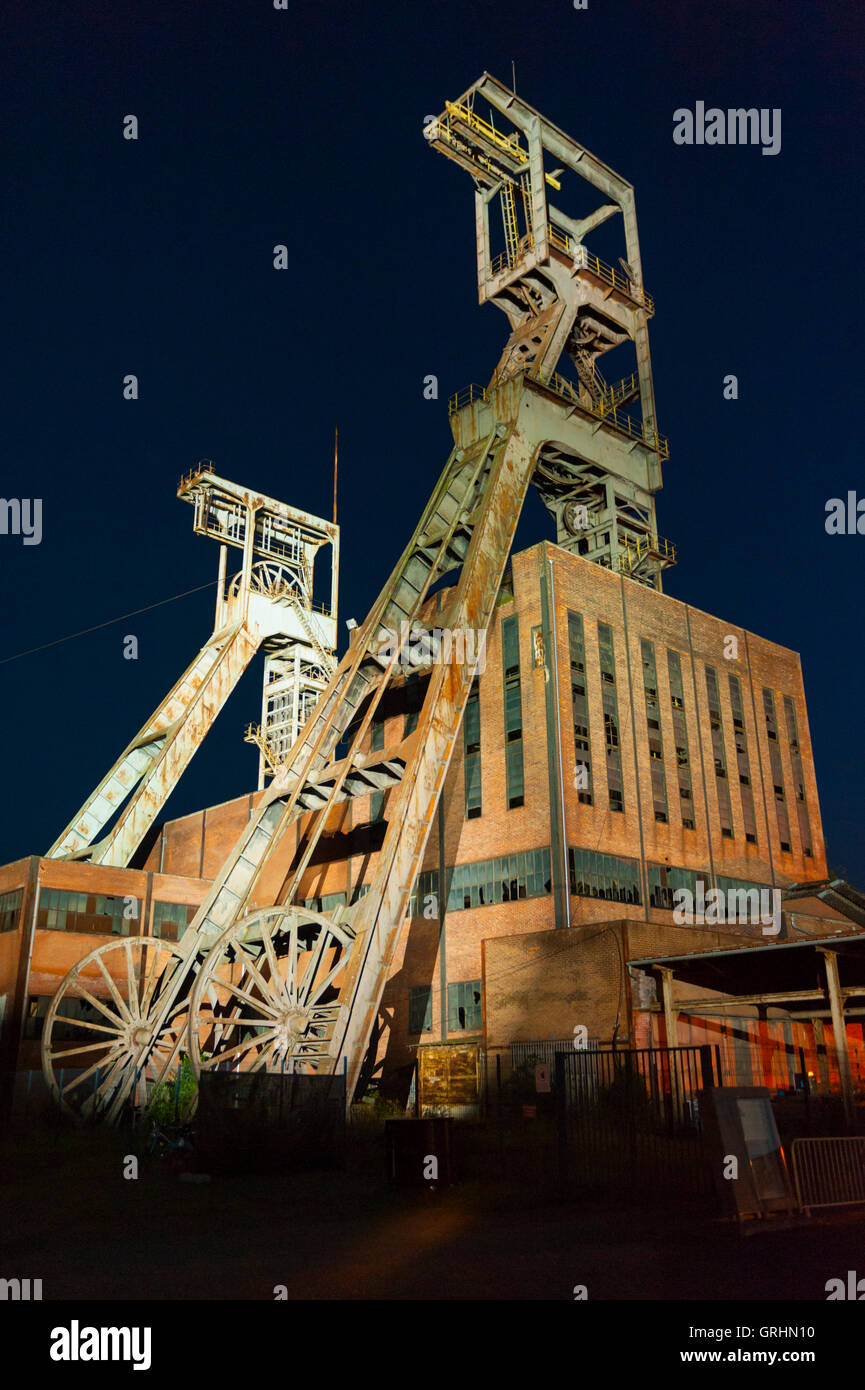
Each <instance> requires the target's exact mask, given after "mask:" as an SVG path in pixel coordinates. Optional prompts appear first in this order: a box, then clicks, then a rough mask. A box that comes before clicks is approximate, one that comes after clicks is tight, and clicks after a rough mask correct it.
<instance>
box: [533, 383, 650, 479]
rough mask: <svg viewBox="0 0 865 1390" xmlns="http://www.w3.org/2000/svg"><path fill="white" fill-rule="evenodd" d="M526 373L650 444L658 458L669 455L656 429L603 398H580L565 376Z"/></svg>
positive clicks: (581, 407) (632, 437)
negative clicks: (585, 399)
mask: <svg viewBox="0 0 865 1390" xmlns="http://www.w3.org/2000/svg"><path fill="white" fill-rule="evenodd" d="M527 375H528V376H529V377H530V378H531V380H532V381H537V382H539V383H540V385H541V386H546V387H547V388H548V389H549V390H551V391H555V393H556V395H558V396H563V397H564V398H565V399H566V400H570V401H573V403H574V405H577V406H579V408H580V409H581V410H585V411H588V413H589V414H590V415H595V416H596V417H597V418H598V419H600V420H603V421H604V422H605V423H607V424H611V425H613V426H614V428H615V429H617V430H621V431H622V433H623V434H627V435H629V436H630V438H631V439H640V440H642V441H643V443H645V444H649V445H651V447H652V448H653V449H657V451H658V455H659V457H660V458H662V459H667V458H669V457H670V446H669V443H668V441H667V440H666V439H664V438H663V436H662V435H659V434H658V431H657V430H654V429H649V427H648V426H647V425H643V424H641V423H640V422H639V421H637V420H632V419H631V417H630V415H626V414H625V412H624V411H623V410H619V409H618V407H617V406H615V405H611V404H609V403H608V402H607V401H606V400H604V399H603V398H601V399H600V400H597V401H591V402H589V401H582V400H580V396H579V393H578V391H577V390H576V388H575V387H574V386H573V385H572V383H571V382H570V381H568V380H567V379H566V378H565V377H563V376H560V375H559V373H558V372H550V373H549V374H548V375H547V376H541V375H540V374H536V373H534V372H531V371H530V372H528V374H527Z"/></svg>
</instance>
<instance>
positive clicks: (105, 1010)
mask: <svg viewBox="0 0 865 1390" xmlns="http://www.w3.org/2000/svg"><path fill="white" fill-rule="evenodd" d="M190 973H191V967H190V963H189V960H188V958H187V956H185V955H184V954H183V953H182V952H181V951H180V949H179V948H178V947H177V946H175V945H173V944H172V943H171V942H167V941H160V940H157V939H156V938H155V937H124V938H122V939H121V940H116V941H108V942H106V943H105V945H104V946H97V947H96V949H95V950H93V951H90V952H89V953H88V954H87V955H86V956H84V957H83V958H82V959H81V960H80V961H79V962H78V963H77V965H75V966H73V968H72V969H71V970H70V971H69V974H68V975H67V976H66V977H65V979H64V980H63V981H62V983H61V985H60V987H59V989H58V990H57V993H56V994H55V996H54V998H53V1000H52V1001H51V1006H50V1008H49V1010H48V1014H47V1017H46V1019H45V1026H44V1029H43V1033H42V1070H43V1072H44V1074H45V1080H46V1082H47V1084H48V1087H49V1089H50V1090H51V1091H52V1093H53V1095H54V1096H55V1098H56V1099H57V1100H58V1101H59V1102H60V1105H61V1106H62V1108H63V1109H64V1110H66V1111H67V1112H70V1113H73V1114H76V1115H79V1116H81V1117H83V1118H85V1119H91V1120H92V1119H99V1120H103V1121H105V1122H107V1123H108V1124H116V1123H117V1121H118V1120H119V1119H120V1117H121V1115H122V1114H123V1113H124V1110H125V1109H126V1108H127V1107H128V1106H130V1105H134V1106H135V1107H136V1108H137V1109H143V1108H145V1107H146V1105H147V1104H148V1102H149V1100H150V1098H151V1096H152V1093H153V1089H154V1087H155V1086H156V1085H158V1084H159V1082H161V1081H166V1080H169V1079H170V1078H171V1077H172V1076H173V1075H174V1072H175V1070H176V1068H177V1066H178V1064H179V1057H180V1051H181V1048H182V1047H184V1045H185V1033H186V1023H187V1016H188V1005H189V989H190V981H189V976H190Z"/></svg>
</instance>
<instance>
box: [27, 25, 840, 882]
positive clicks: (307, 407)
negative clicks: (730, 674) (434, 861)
mask: <svg viewBox="0 0 865 1390" xmlns="http://www.w3.org/2000/svg"><path fill="white" fill-rule="evenodd" d="M863 34H865V31H863V20H862V10H861V6H860V5H858V4H856V3H854V0H848V2H847V3H843V4H841V3H832V0H830V3H823V4H820V5H814V4H810V3H809V4H807V5H806V4H802V3H799V2H798V0H797V3H791V2H790V0H760V3H759V4H757V3H754V0H718V3H714V4H701V3H697V0H688V3H684V0H663V2H661V0H658V2H657V3H643V2H642V0H640V3H638V0H589V8H588V9H587V10H585V11H576V10H574V8H573V5H572V3H571V0H528V2H527V0H521V2H520V3H512V0H482V2H481V3H477V0H476V2H475V3H462V0H438V3H436V4H423V5H421V4H412V3H399V4H382V3H378V4H375V5H360V4H348V3H345V0H333V2H332V3H330V2H328V0H318V3H303V2H302V0H299V2H298V3H290V7H289V9H288V10H287V11H278V10H275V9H274V8H273V6H272V3H271V0H244V3H241V0H183V3H181V2H180V0H170V3H162V0H159V2H158V3H157V2H155V0H154V3H137V2H136V0H124V3H123V4H121V5H118V4H117V3H116V0H110V2H109V0H99V3H91V4H82V3H77V2H76V0H65V3H62V4H60V3H54V4H45V3H43V0H6V4H5V5H4V8H3V13H2V17H0V48H2V53H3V56H2V59H0V91H2V93H3V95H2V97H0V102H2V110H3V116H4V132H3V144H4V148H5V159H4V162H5V177H4V185H5V189H6V194H7V197H6V200H5V204H6V211H5V214H4V228H3V230H4V242H5V251H4V271H5V275H4V279H5V281H6V286H5V290H6V294H5V298H6V309H5V313H4V321H5V322H4V328H5V334H6V338H7V352H6V354H5V358H6V380H5V387H6V390H5V393H4V394H5V397H6V400H5V407H4V411H3V422H2V432H3V468H2V487H0V492H2V495H3V496H5V497H14V496H18V497H36V496H38V497H41V498H42V499H43V508H44V539H43V542H42V544H41V545H40V546H30V547H24V546H22V544H21V542H20V540H19V539H17V538H14V537H8V536H0V575H2V585H3V596H4V602H3V614H4V622H3V628H2V639H0V656H8V655H12V654H14V653H16V652H18V651H20V650H22V649H24V648H29V647H33V646H36V645H38V644H39V643H40V642H47V641H50V640H51V639H53V638H55V637H61V636H63V635H65V634H67V633H71V632H74V631H76V630H77V629H80V628H85V627H88V626H90V625H91V624H95V623H99V622H102V621H104V620H105V619H109V618H113V617H114V616H116V615H118V614H122V613H125V612H127V611H129V610H131V609H135V608H139V607H141V606H143V605H145V604H148V603H152V602H154V601H156V600H159V599H162V598H167V597H169V596H170V595H172V594H176V593H178V592H179V591H181V590H185V589H188V588H191V587H192V586H193V585H196V584H203V583H205V582H206V581H207V580H209V579H211V578H212V577H215V572H216V568H215V567H216V559H217V549H216V546H215V545H214V544H213V543H212V542H209V541H206V540H203V539H201V538H198V537H195V536H194V535H193V533H192V528H191V520H192V513H191V510H190V509H189V508H188V507H187V506H184V505H183V504H181V503H180V502H178V501H177V500H176V499H175V495H174V494H175V489H176V486H177V481H178V478H179V476H180V475H181V474H182V473H183V472H185V471H186V470H188V469H189V468H190V467H191V466H192V465H193V464H194V463H195V461H196V460H197V459H199V458H212V459H214V460H215V463H216V466H217V470H218V471H219V472H221V473H223V474H224V475H225V476H227V477H230V478H235V479H237V480H238V481H241V482H245V483H248V484H250V485H253V486H256V487H259V488H261V489H262V490H263V491H266V492H269V493H271V494H272V495H274V496H276V497H279V498H283V499H284V500H286V501H288V502H291V503H294V504H295V505H298V506H301V507H304V508H306V509H308V510H310V511H313V512H317V513H319V514H321V515H325V516H328V515H329V514H330V505H331V453H332V437H333V426H334V422H335V421H336V420H338V422H339V429H340V460H341V515H340V520H341V521H342V523H343V566H342V599H341V610H342V617H343V618H344V617H346V616H349V615H352V614H353V615H354V616H355V617H357V618H358V619H360V618H362V617H363V616H364V614H365V613H366V611H367V609H368V607H369V604H370V603H371V601H372V599H373V598H374V596H375V593H376V592H377V590H378V588H379V587H380V585H381V583H382V582H383V580H384V579H385V577H386V576H387V574H388V572H389V570H390V567H391V565H392V563H393V561H394V559H395V557H396V556H397V555H398V553H399V552H400V550H401V549H402V547H403V545H404V544H405V541H406V539H407V538H408V536H409V534H410V532H411V530H412V529H413V527H414V525H415V523H416V520H417V516H418V514H419V512H420V509H421V507H422V505H423V503H424V501H425V499H426V496H427V494H428V492H429V490H430V488H431V486H432V484H433V482H434V480H435V478H436V477H437V475H438V473H439V471H440V469H441V467H442V465H443V463H444V460H445V458H446V457H447V454H448V451H449V447H450V433H449V430H448V424H447V410H446V397H447V395H448V394H449V393H450V392H451V391H452V390H454V389H456V388H457V387H460V386H462V385H464V384H466V383H468V382H470V381H486V380H488V378H489V376H490V374H491V371H492V369H493V367H494V365H495V362H496V360H497V358H498V355H499V352H500V350H501V346H502V344H503V342H504V339H505V336H506V333H505V329H506V323H505V320H504V317H503V316H502V315H501V314H499V313H498V311H496V310H495V309H494V308H492V307H487V308H484V309H483V310H481V309H479V308H478V305H477V295H476V282H475V263H474V233H473V211H472V197H471V183H470V180H469V177H468V175H466V174H464V173H463V172H462V171H461V170H459V169H458V168H457V167H456V166H454V165H452V164H450V163H449V162H448V161H447V160H445V159H443V158H442V157H440V156H439V155H437V154H436V153H434V152H433V151H432V150H431V149H430V148H429V147H428V146H427V145H426V143H425V141H424V140H423V138H422V135H421V129H422V123H423V117H424V115H426V114H431V113H433V112H438V111H440V110H441V109H442V107H443V104H444V100H445V98H451V99H452V98H454V97H456V96H457V95H459V94H460V93H461V92H462V91H463V90H464V89H465V88H466V87H467V86H468V85H469V84H470V83H471V82H472V81H473V80H474V79H475V78H476V77H478V76H479V75H480V74H481V72H482V71H483V70H484V69H486V70H488V71H489V72H492V73H493V74H494V75H496V76H498V77H499V78H500V79H501V80H502V81H505V82H509V81H510V74H511V60H512V59H514V60H515V62H516V80H517V90H518V91H519V92H520V94H521V95H523V96H525V98H526V99H527V100H528V101H529V102H531V103H532V104H533V105H534V106H536V107H538V108H539V109H540V110H542V111H543V112H544V113H545V114H546V115H547V116H548V117H549V118H550V119H551V120H553V121H555V122H556V123H557V124H558V125H560V126H561V127H562V128H563V129H565V130H566V131H568V132H569V133H570V134H572V135H573V136H574V137H575V138H576V139H577V140H579V141H580V142H581V143H582V144H584V145H586V146H587V147H588V148H589V149H590V150H592V151H593V152H594V153H595V154H597V155H598V156H599V157H600V158H601V159H603V160H604V161H605V162H606V163H607V164H609V165H611V166H612V167H613V168H614V169H616V170H617V171H618V172H620V173H621V174H623V175H624V176H625V177H627V178H628V179H629V180H630V181H631V182H632V183H633V184H634V185H635V188H636V194H637V213H638V219H639V225H640V236H641V244H642V254H643V267H644V275H645V281H646V284H647V286H648V288H649V289H650V290H651V291H652V292H653V294H654V295H655V298H656V303H657V313H656V317H655V319H654V320H653V322H652V327H651V335H652V350H653V362H654V368H655V384H656V396H657V404H658V415H659V425H660V428H661V430H662V432H664V433H665V434H667V435H668V436H669V438H670V441H671V458H670V461H669V463H668V464H667V465H666V467H665V471H664V480H665V487H664V490H663V492H662V493H661V494H660V496H659V498H658V517H659V526H660V530H661V532H662V534H664V535H666V536H669V537H670V538H672V539H673V540H675V541H676V542H677V543H678V547H679V566H678V569H677V570H675V571H673V572H672V574H671V575H670V576H669V578H668V582H667V584H666V588H667V590H668V592H670V593H672V594H674V595H675V596H676V597H678V598H682V599H685V600H687V601H688V602H690V603H692V604H695V605H696V606H697V607H699V608H702V609H705V610H707V611H708V612H710V613H715V614H718V615H719V616H722V617H725V618H727V619H729V621H730V622H731V623H734V624H738V625H741V626H744V627H747V628H749V629H750V630H752V631H755V632H757V633H760V634H762V635H764V636H766V637H768V638H771V639H772V640H774V641H777V642H780V643H783V644H785V645H787V646H790V647H793V648H795V649H797V650H799V651H800V652H801V653H802V661H803V667H804V673H805V686H806V693H807V696H808V700H809V709H810V720H811V731H812V737H813V741H814V748H815V755H816V762H817V775H818V782H819V785H820V788H821V800H822V808H823V818H824V828H825V833H826V836H827V840H828V846H829V857H830V862H831V863H834V864H835V865H842V866H845V867H846V868H847V870H848V873H849V875H850V877H851V878H852V879H853V880H854V881H857V882H858V883H859V884H860V885H862V884H863V883H865V865H863V855H862V843H863V831H865V738H863V735H862V718H861V713H860V711H861V706H862V699H861V690H862V687H863V683H865V653H863V643H862V640H861V633H862V603H863V592H862V573H863V561H865V536H832V537H830V536H828V535H827V534H826V533H825V530H824V508H825V503H826V500H827V499H828V498H829V497H832V496H838V495H840V496H844V495H845V494H846V492H847V490H848V489H858V492H859V495H862V496H865V470H863V467H862V443H861V423H862V408H861V396H862V392H861V385H860V383H861V365H860V364H861V349H860V338H861V313H862V247H861V226H862V220H863V218H862V213H863V198H862V192H861V184H862V158H861V149H862V144H863V135H865V132H863V110H862V97H861V71H862V64H863V50H865V42H863ZM698 100H702V101H705V102H706V104H707V106H709V105H717V106H720V107H723V108H726V107H728V106H729V107H738V106H746V107H748V106H756V107H780V108H781V109H782V113H783V115H782V149H781V153H780V154H779V155H777V156H776V157H766V156H763V155H761V153H760V150H759V148H751V147H745V148H741V147H732V148H723V147H703V148H697V147H690V148H688V147H679V146H676V145H674V144H673V140H672V130H673V119H672V117H673V111H674V109H676V108H677V107H685V106H688V107H693V106H694V103H695V102H696V101H698ZM127 113H133V114H135V115H137V117H138V119H139V123H140V137H139V139H138V141H137V142H131V141H125V140H124V139H123V138H122V118H123V116H124V115H126V114H127ZM278 242H284V243H287V244H288V246H289V247H290V248H291V251H292V253H293V255H294V256H295V257H296V265H295V268H294V269H293V270H291V271H289V272H284V273H277V272H276V271H274V270H273V268H272V248H273V246H274V245H275V244H276V243H278ZM130 372H133V373H135V374H136V375H137V376H138V377H139V382H140V399H139V400H138V401H137V402H126V401H124V400H123V399H122V379H123V377H124V375H125V374H127V373H130ZM730 372H732V373H735V374H736V375H737V376H738V379H739V393H740V394H739V400H738V401H736V402H727V401H724V400H723V398H722V379H723V377H724V375H725V374H726V373H730ZM428 373H435V374H436V375H437V376H438V378H439V382H440V388H441V397H440V399H439V400H438V401H437V402H429V401H425V400H424V399H423V395H422V379H423V377H424V376H425V375H426V374H428ZM543 535H551V529H550V528H549V527H548V525H547V519H546V513H545V512H544V511H543V509H542V507H541V506H540V503H539V502H538V501H537V499H536V498H535V497H534V496H532V498H531V499H530V505H529V506H528V507H527V511H526V514H525V516H524V518H523V520H522V522H521V525H520V532H519V534H518V544H519V545H522V546H524V545H527V544H532V543H533V542H534V541H536V540H537V539H539V538H540V537H541V536H543ZM211 615H212V598H211V594H210V592H206V593H205V594H203V595H202V594H199V595H193V596H191V597H188V598H184V599H182V600H180V601H179V602H177V603H173V604H170V605H168V606H167V607H164V608H161V609H157V610H156V611H155V612H154V613H150V614H145V615H142V616H141V617H138V618H135V619H132V620H130V621H128V622H125V623H121V624H119V625H118V626H115V627H109V628H106V629H104V630H102V631H99V632H95V633H93V634H91V635H90V636H87V637H82V638H79V639H77V640H75V641H73V642H69V643H66V644H64V645H61V646H58V647H56V648H54V649H51V650H48V651H45V652H42V653H40V654H38V655H34V656H28V657H26V658H24V659H23V660H20V661H15V662H11V663H6V664H4V665H0V702H2V711H3V718H4V726H5V727H4V738H3V745H4V757H3V773H4V777H3V782H4V795H3V797H2V801H0V862H4V861H7V860H9V859H12V858H14V857H17V856H19V855H23V854H29V853H36V852H40V851H43V852H44V850H45V849H47V847H48V845H49V844H50V843H51V841H52V840H53V838H54V837H55V835H56V834H57V833H58V832H59V830H60V829H61V828H62V826H63V825H64V824H65V823H66V821H67V820H68V818H69V817H70V816H71V815H72V813H73V812H74V811H75V810H76V808H77V806H78V805H79V804H80V802H81V800H82V799H83V797H84V795H85V794H86V793H87V792H88V791H89V789H90V788H91V787H92V786H93V785H94V784H95V783H96V782H97V781H98V780H99V778H100V777H101V776H102V775H103V773H104V772H105V771H106V770H107V768H108V766H109V765H110V764H111V762H112V761H113V759H114V758H115V756H116V755H117V753H118V752H119V751H120V750H121V749H122V747H123V746H124V744H125V743H126V742H127V741H128V740H129V738H130V737H131V736H132V734H133V733H134V732H135V731H136V730H137V728H138V727H139V726H140V724H141V723H142V722H143V720H144V719H145V718H146V717H147V715H148V714H149V713H150V711H151V709H152V708H153V706H154V705H155V704H156V703H157V701H158V700H159V699H160V698H161V696H162V695H163V694H164V693H165V692H166V691H167V689H168V688H169V687H170V685H171V684H172V683H173V682H174V680H175V679H176V678H177V676H178V675H179V674H180V673H181V671H182V670H183V668H184V667H185V666H186V665H187V663H188V662H189V660H190V659H191V657H192V656H193V655H194V653H195V651H196V650H197V649H198V647H199V646H200V645H201V644H202V643H203V642H204V640H205V639H206V637H207V636H208V634H209V632H210V625H211ZM340 626H341V627H342V630H343V633H344V631H345V630H344V625H343V623H342V622H341V624H340ZM127 632H132V633H135V634H136V635H137V636H138V637H139V642H140V659H139V660H138V661H137V662H132V661H124V660H123V658H122V638H123V636H124V634H126V633H127ZM259 695H260V667H259V666H258V665H257V664H256V666H255V667H254V671H253V672H252V673H249V674H248V675H247V676H246V678H245V680H244V682H243V683H242V684H241V686H240V688H239V689H238V691H237V692H236V693H235V695H234V697H233V698H232V700H231V701H230V703H229V705H228V706H227V708H226V710H225V711H224V713H223V715H222V717H221V719H220V721H219V722H218V724H217V726H216V727H215V728H214V730H213V731H212V732H211V734H210V735H209V737H208V739H207V741H206V743H205V744H204V747H203V748H202V750H201V752H200V753H199V755H198V757H197V759H196V760H195V761H194V762H193V764H192V767H191V768H190V770H189V772H188V773H187V776H186V778H185V780H184V783H183V784H182V785H181V788H180V790H179V791H178V792H177V793H176V794H175V796H174V797H173V798H172V800H171V801H170V803H169V805H168V808H167V814H170V815H177V814H182V813H184V812H185V811H188V810H192V809H195V808H197V807H199V806H201V805H205V804H208V803H212V802H214V801H221V800H226V799H228V798H229V797H231V796H234V795H237V794H239V793H240V792H242V791H245V790H248V789H249V788H250V787H251V786H253V785H254V781H255V775H256V755H255V753H254V751H253V750H252V749H250V748H249V747H248V746H247V745H244V744H243V742H242V737H241V736H242V730H243V727H244V725H245V724H246V722H247V721H248V720H250V719H255V718H257V717H258V711H259Z"/></svg>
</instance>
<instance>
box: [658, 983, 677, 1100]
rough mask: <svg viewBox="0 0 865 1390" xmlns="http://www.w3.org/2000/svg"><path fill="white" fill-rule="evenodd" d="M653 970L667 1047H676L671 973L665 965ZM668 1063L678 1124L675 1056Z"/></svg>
mask: <svg viewBox="0 0 865 1390" xmlns="http://www.w3.org/2000/svg"><path fill="white" fill-rule="evenodd" d="M655 968H656V970H657V972H658V974H659V975H660V977H661V999H662V1002H663V1006H664V1035H665V1037H666V1040H667V1047H678V1045H679V1011H678V1009H677V1008H676V1006H675V1004H674V1003H673V972H672V970H671V969H670V968H669V966H666V965H658V966H656V967H655ZM669 1061H670V1086H671V1088H672V1100H673V1114H674V1116H675V1118H676V1123H677V1124H679V1123H680V1122H681V1119H682V1088H681V1080H680V1076H679V1066H678V1056H677V1054H676V1053H672V1054H671V1056H670V1059H669Z"/></svg>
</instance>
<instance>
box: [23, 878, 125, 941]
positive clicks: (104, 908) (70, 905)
mask: <svg viewBox="0 0 865 1390" xmlns="http://www.w3.org/2000/svg"><path fill="white" fill-rule="evenodd" d="M131 901H132V906H131V907H130V908H129V910H130V912H131V911H135V914H136V915H135V916H124V912H125V910H126V909H127V907H128V906H129V902H130V900H128V899H126V898H115V897H106V896H105V894H103V893H70V892H66V891H65V890H63V889H59V888H44V889H43V890H42V893H41V894H40V897H39V911H38V913H37V916H36V925H37V927H41V928H42V929H43V930H47V931H78V932H86V933H88V934H89V935H100V936H103V935H105V936H110V935H112V934H113V935H115V936H130V935H132V936H134V935H135V934H136V933H137V929H138V928H137V923H138V912H139V911H140V906H139V903H138V900H137V899H132V900H131Z"/></svg>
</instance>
